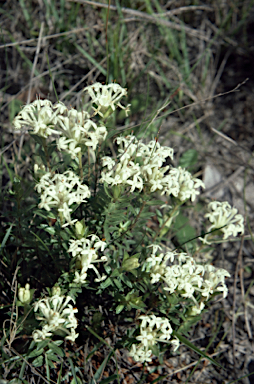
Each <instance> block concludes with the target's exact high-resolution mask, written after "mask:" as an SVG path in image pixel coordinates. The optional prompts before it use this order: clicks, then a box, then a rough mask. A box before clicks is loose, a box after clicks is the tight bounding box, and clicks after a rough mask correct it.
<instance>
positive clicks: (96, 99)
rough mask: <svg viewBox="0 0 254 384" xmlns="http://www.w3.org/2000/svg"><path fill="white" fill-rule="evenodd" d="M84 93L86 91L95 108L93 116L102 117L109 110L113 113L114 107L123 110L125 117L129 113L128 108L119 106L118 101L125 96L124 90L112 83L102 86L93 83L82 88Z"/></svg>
mask: <svg viewBox="0 0 254 384" xmlns="http://www.w3.org/2000/svg"><path fill="white" fill-rule="evenodd" d="M84 91H87V92H88V94H89V96H90V97H91V99H92V102H93V103H94V104H95V105H96V106H97V108H94V107H93V109H94V111H95V114H97V113H98V114H99V115H100V116H101V117H104V116H105V115H106V113H107V112H108V110H109V109H111V110H112V111H114V110H115V109H116V108H115V105H117V106H118V107H120V108H122V109H124V110H125V113H126V116H127V114H128V112H129V109H128V107H129V106H130V104H128V105H127V107H124V106H123V105H122V104H120V100H121V98H122V97H123V96H126V95H127V90H126V88H122V87H121V86H120V85H119V84H116V83H112V84H108V85H106V84H105V85H103V84H101V83H95V84H93V85H89V86H88V87H86V88H84Z"/></svg>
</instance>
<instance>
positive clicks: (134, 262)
mask: <svg viewBox="0 0 254 384" xmlns="http://www.w3.org/2000/svg"><path fill="white" fill-rule="evenodd" d="M139 266H140V264H139V262H138V257H136V256H132V257H130V258H129V259H126V260H124V261H123V264H122V269H123V270H124V271H131V270H132V269H136V268H138V267H139Z"/></svg>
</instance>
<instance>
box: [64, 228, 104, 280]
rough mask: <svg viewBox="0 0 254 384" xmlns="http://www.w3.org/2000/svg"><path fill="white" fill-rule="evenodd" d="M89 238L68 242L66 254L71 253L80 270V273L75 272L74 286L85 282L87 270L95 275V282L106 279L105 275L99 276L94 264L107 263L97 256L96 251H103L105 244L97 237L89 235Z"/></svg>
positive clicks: (102, 257)
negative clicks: (91, 270)
mask: <svg viewBox="0 0 254 384" xmlns="http://www.w3.org/2000/svg"><path fill="white" fill-rule="evenodd" d="M89 237H90V238H89V239H88V238H82V239H80V240H70V247H69V250H68V252H70V253H72V256H73V257H75V259H76V265H77V266H78V268H79V269H81V271H80V273H79V272H78V271H77V270H76V271H75V279H74V280H73V282H74V283H76V284H84V283H85V282H86V277H87V271H88V269H93V270H94V272H95V273H96V275H97V278H95V281H96V282H99V281H102V280H104V279H105V278H106V275H102V276H101V275H100V274H99V272H98V270H97V268H96V267H95V265H94V263H98V262H105V261H107V257H106V256H101V258H99V256H98V253H97V252H98V250H101V251H104V249H105V248H106V246H107V244H106V243H105V242H104V241H101V240H100V239H99V237H98V236H96V235H90V236H89Z"/></svg>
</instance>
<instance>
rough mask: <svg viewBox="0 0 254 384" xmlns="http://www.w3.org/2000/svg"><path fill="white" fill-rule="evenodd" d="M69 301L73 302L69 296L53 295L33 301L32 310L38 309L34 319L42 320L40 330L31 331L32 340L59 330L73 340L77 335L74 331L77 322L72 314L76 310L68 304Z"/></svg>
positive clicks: (40, 338)
mask: <svg viewBox="0 0 254 384" xmlns="http://www.w3.org/2000/svg"><path fill="white" fill-rule="evenodd" d="M70 301H73V302H74V300H73V299H72V298H71V297H70V296H67V297H65V296H60V295H54V296H52V297H45V298H44V299H41V300H39V301H38V302H37V303H35V305H34V312H37V311H39V314H38V315H36V319H37V320H40V321H41V322H42V330H35V331H34V332H33V338H34V341H36V342H38V341H41V340H43V339H45V338H46V337H50V336H51V335H52V334H53V333H56V332H59V331H62V332H63V333H64V334H66V336H67V337H66V339H68V340H72V341H74V340H75V338H77V337H78V334H76V333H75V329H76V328H77V325H78V322H77V319H76V317H75V316H74V314H75V313H76V312H78V310H77V309H76V308H73V306H72V305H71V304H69V302H70Z"/></svg>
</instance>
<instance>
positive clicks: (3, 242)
mask: <svg viewBox="0 0 254 384" xmlns="http://www.w3.org/2000/svg"><path fill="white" fill-rule="evenodd" d="M12 226H13V225H12V224H11V225H10V227H9V228H8V230H7V232H6V234H5V236H4V238H3V241H2V244H1V246H0V251H2V249H3V248H4V246H5V244H6V242H7V240H8V238H9V236H10V233H11V230H12Z"/></svg>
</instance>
